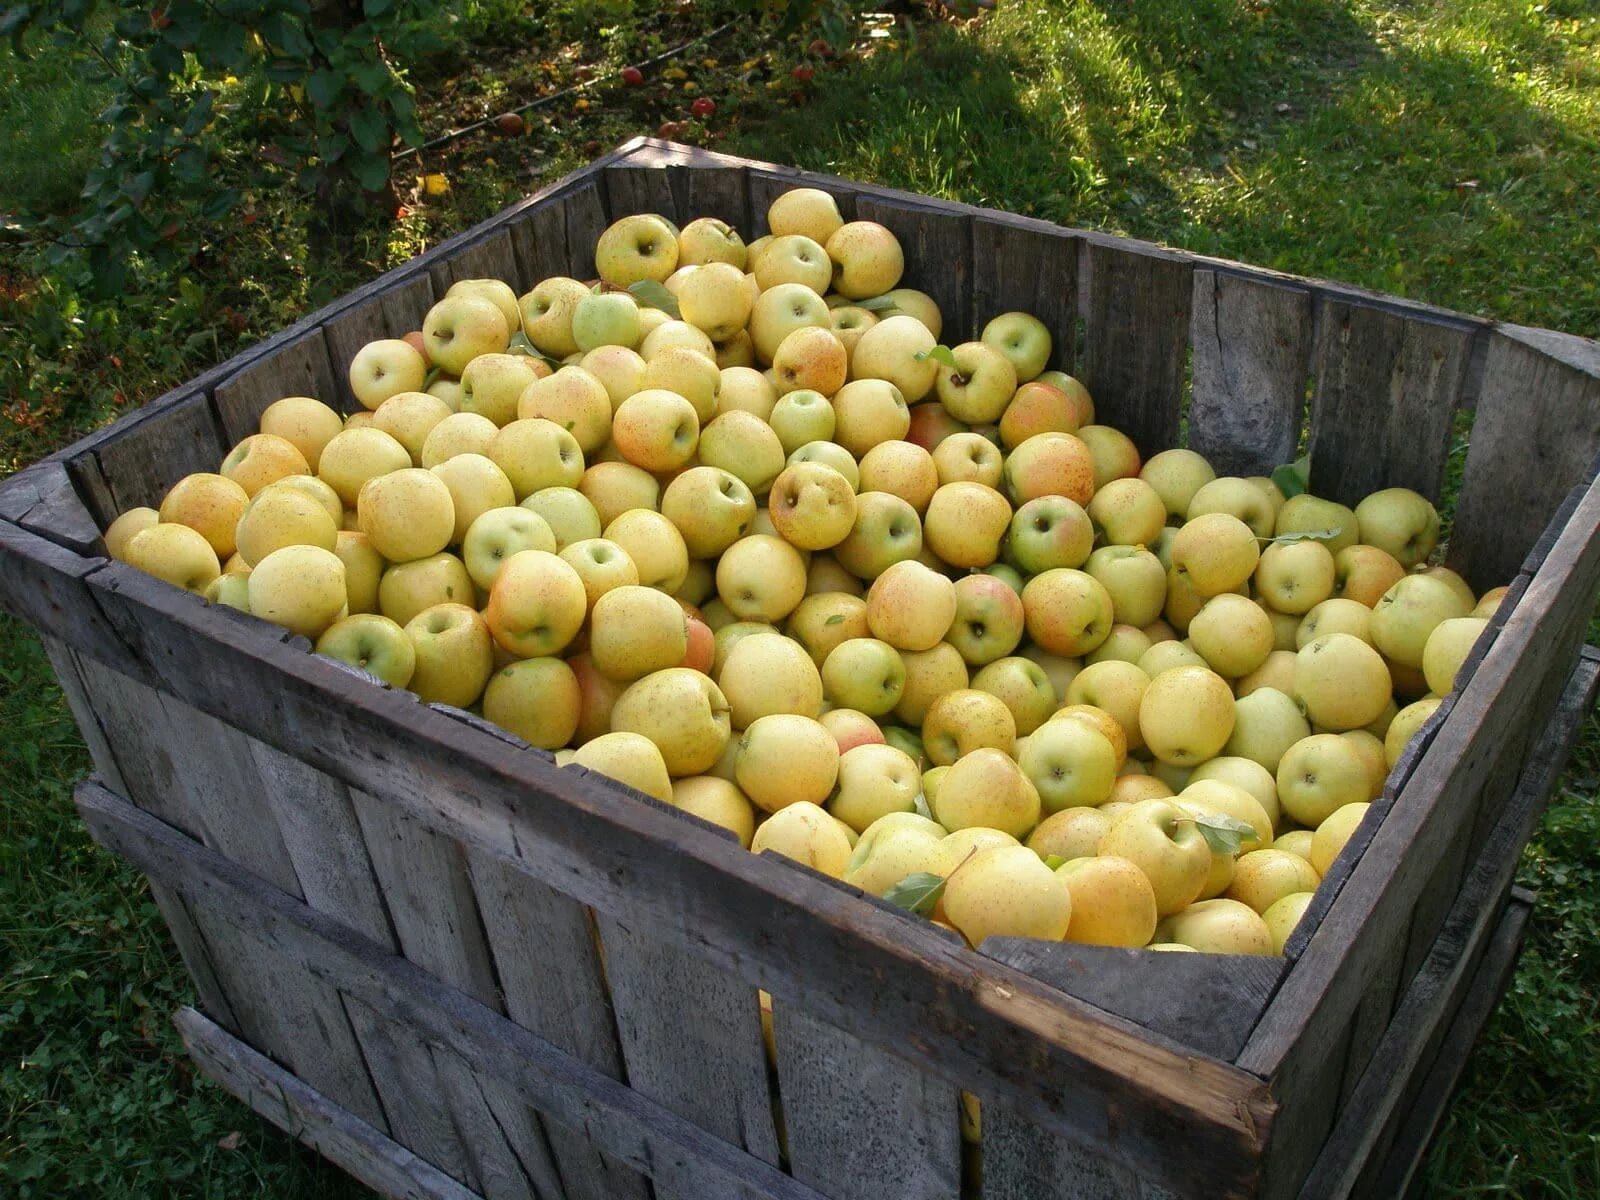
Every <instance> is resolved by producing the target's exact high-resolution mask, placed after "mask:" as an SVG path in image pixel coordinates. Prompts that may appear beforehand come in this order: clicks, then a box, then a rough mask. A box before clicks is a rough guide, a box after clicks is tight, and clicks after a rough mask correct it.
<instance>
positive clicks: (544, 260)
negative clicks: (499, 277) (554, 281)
mask: <svg viewBox="0 0 1600 1200" xmlns="http://www.w3.org/2000/svg"><path fill="white" fill-rule="evenodd" d="M509 228H510V230H511V246H512V249H513V250H514V251H515V253H516V256H517V265H518V271H519V273H520V274H521V276H522V278H523V279H524V280H526V281H527V286H528V290H529V291H531V290H533V288H534V287H536V286H537V285H538V284H539V283H541V282H542V281H544V280H546V279H549V278H550V277H551V276H552V275H566V274H567V273H568V272H569V271H570V270H571V269H572V268H571V265H570V264H569V263H568V261H567V214H566V209H565V208H563V206H562V205H560V204H549V205H544V206H542V207H539V208H530V209H529V210H528V211H527V212H525V213H523V214H522V215H521V216H520V217H518V218H517V219H516V220H515V221H513V222H512V223H511V225H510V226H509ZM591 265H592V264H591Z"/></svg>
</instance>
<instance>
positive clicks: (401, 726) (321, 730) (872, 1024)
mask: <svg viewBox="0 0 1600 1200" xmlns="http://www.w3.org/2000/svg"><path fill="white" fill-rule="evenodd" d="M90 582H91V587H92V589H93V592H94V596H95V599H96V601H97V602H98V603H99V604H101V605H102V606H104V609H105V611H106V613H107V615H108V616H109V617H111V618H112V619H113V621H114V623H115V625H116V627H117V629H118V631H119V633H120V634H121V636H123V637H125V638H126V639H128V642H129V645H130V646H132V647H135V648H136V653H137V654H138V656H139V657H140V658H141V659H142V660H143V661H146V662H147V663H149V664H151V666H152V668H153V669H157V670H159V671H160V673H161V678H162V683H163V686H166V687H169V688H171V689H172V690H173V691H175V692H177V693H179V694H181V695H183V696H184V697H185V698H186V699H188V700H189V702H191V703H194V704H196V705H197V706H199V707H205V708H206V709H207V710H208V711H212V712H215V713H217V714H218V715H219V716H220V717H222V718H223V719H225V720H228V721H229V722H230V723H233V724H236V725H240V726H243V727H246V728H248V729H250V730H251V731H252V733H253V734H254V735H257V736H260V737H262V738H263V740H266V741H268V742H270V743H271V744H273V745H275V746H278V747H279V748H280V749H284V748H290V749H292V751H293V752H294V753H295V754H297V755H299V756H300V757H302V758H304V759H305V760H306V761H308V762H310V763H311V764H312V765H313V766H315V767H317V768H318V769H321V770H326V771H328V772H329V773H331V774H334V775H336V776H337V777H339V778H341V779H343V780H345V781H346V782H347V783H348V782H350V781H352V780H354V781H356V782H357V783H358V785H359V786H362V787H364V788H366V789H368V790H370V791H372V792H373V793H374V794H377V795H381V796H383V798H384V799H385V800H387V801H388V802H390V803H391V804H394V805H397V806H399V807H401V808H403V809H404V810H405V811H406V812H407V813H409V814H411V815H413V816H414V817H416V818H417V819H419V820H421V821H424V822H426V823H428V824H429V825H430V827H432V828H435V829H437V830H444V831H448V833H449V835H450V836H451V837H452V838H453V839H456V840H457V841H459V842H461V843H462V844H463V845H467V846H472V847H475V848H479V849H483V850H487V851H489V852H490V853H493V854H496V855H499V856H502V857H505V858H508V859H510V860H512V861H514V862H516V863H518V864H519V865H520V867H521V868H522V869H524V870H527V871H528V872H530V873H532V874H534V875H535V876H537V877H539V878H541V879H544V880H548V881H557V880H559V883H560V890H562V891H563V892H564V893H565V894H567V895H570V896H571V897H572V898H573V899H575V900H578V901H580V902H582V903H585V904H589V905H592V906H594V907H596V908H598V909H600V910H601V911H609V912H610V913H611V914H613V915H615V916H617V917H618V919H624V920H629V919H631V920H634V921H636V922H637V923H639V924H642V925H656V924H659V914H660V912H661V911H663V909H665V910H667V911H670V912H672V913H674V914H675V917H674V920H673V921H672V922H671V923H670V924H668V925H667V926H665V927H662V928H661V929H660V933H661V935H662V936H663V937H664V938H666V939H668V940H669V941H673V942H675V943H676V944H680V945H683V944H687V945H692V946H693V949H694V953H695V954H696V955H698V956H700V957H703V958H705V959H706V960H707V961H709V962H710V963H711V964H712V965H713V966H716V967H718V968H719V969H722V970H724V971H728V972H731V973H734V974H737V975H739V976H741V977H742V978H743V979H744V980H745V982H747V983H748V984H750V985H751V986H752V987H762V988H765V989H766V990H768V991H770V992H773V993H774V994H778V995H784V994H788V995H791V996H794V997H796V998H797V999H798V1000H800V1001H801V1002H803V1003H805V1004H806V1006H807V1007H808V1008H809V1009H811V1010H812V1011H814V1012H816V1013H817V1014H818V1015H819V1016H821V1017H823V1019H826V1020H829V1021H831V1022H833V1023H834V1024H837V1025H839V1026H841V1027H842V1028H845V1029H846V1030H847V1031H849V1032H852V1033H854V1034H856V1035H857V1036H859V1037H862V1038H863V1039H864V1040H868V1041H876V1042H879V1043H889V1044H902V1043H904V1044H905V1045H906V1048H907V1051H908V1052H909V1053H911V1054H912V1055H914V1056H915V1059H916V1061H917V1063H918V1065H920V1066H923V1067H924V1068H925V1069H928V1070H930V1071H931V1072H933V1073H934V1074H937V1075H939V1076H941V1077H944V1078H948V1079H950V1080H952V1081H957V1082H961V1083H963V1084H967V1085H968V1086H973V1087H976V1088H982V1089H986V1090H989V1091H996V1092H1000V1093H1002V1094H1013V1095H1016V1096H1018V1097H1023V1098H1026V1099H1027V1102H1028V1103H1029V1104H1030V1105H1031V1106H1032V1111H1033V1115H1034V1119H1035V1120H1037V1121H1038V1122H1039V1123H1041V1124H1043V1125H1045V1126H1047V1127H1049V1128H1052V1129H1055V1130H1057V1131H1059V1132H1062V1133H1065V1134H1067V1135H1068V1136H1075V1137H1078V1138H1079V1139H1080V1140H1083V1141H1085V1142H1090V1143H1093V1144H1094V1145H1096V1147H1097V1148H1098V1149H1100V1150H1102V1151H1103V1152H1104V1153H1106V1154H1108V1155H1110V1156H1113V1157H1116V1158H1118V1159H1119V1160H1122V1161H1127V1162H1131V1163H1138V1164H1139V1166H1140V1169H1141V1171H1144V1170H1149V1171H1150V1172H1151V1173H1152V1174H1153V1175H1154V1176H1156V1181H1158V1182H1161V1183H1163V1184H1167V1185H1168V1186H1172V1187H1174V1188H1175V1189H1176V1190H1182V1189H1183V1188H1184V1187H1186V1186H1192V1183H1193V1179H1194V1175H1193V1172H1192V1171H1190V1170H1187V1169H1186V1170H1184V1171H1178V1170H1177V1169H1176V1168H1175V1167H1173V1166H1172V1165H1171V1164H1167V1165H1162V1161H1161V1160H1162V1159H1163V1152H1162V1150H1161V1147H1162V1146H1163V1145H1165V1144H1166V1143H1167V1142H1168V1141H1169V1140H1170V1138H1171V1137H1172V1136H1175V1135H1174V1133H1173V1131H1174V1130H1175V1129H1182V1130H1184V1131H1185V1133H1184V1136H1185V1137H1186V1138H1187V1139H1189V1143H1190V1145H1191V1160H1192V1161H1206V1162H1207V1163H1208V1164H1210V1166H1208V1171H1209V1170H1212V1169H1214V1170H1215V1171H1216V1172H1217V1174H1216V1175H1211V1176H1208V1178H1212V1179H1217V1178H1221V1179H1225V1180H1227V1179H1231V1180H1241V1179H1245V1178H1248V1177H1249V1175H1250V1174H1251V1172H1252V1171H1253V1170H1254V1161H1255V1160H1254V1158H1253V1157H1252V1155H1251V1153H1250V1151H1249V1149H1248V1147H1249V1146H1251V1145H1255V1144H1259V1140H1260V1139H1261V1138H1262V1136H1263V1134H1264V1131H1265V1129H1266V1127H1267V1126H1268V1124H1269V1123H1270V1120H1271V1108H1270V1107H1269V1106H1267V1105H1266V1104H1265V1102H1264V1089H1263V1088H1262V1085H1261V1084H1260V1081H1259V1080H1256V1079H1253V1078H1252V1077H1250V1076H1247V1075H1244V1074H1243V1073H1241V1072H1238V1071H1237V1070H1235V1069H1234V1068H1231V1067H1228V1066H1226V1065H1224V1064H1221V1063H1216V1062H1213V1061H1211V1060H1207V1059H1203V1058H1196V1057H1194V1056H1193V1055H1192V1054H1186V1053H1183V1052H1181V1051H1180V1050H1179V1048H1177V1047H1175V1046H1174V1045H1172V1044H1170V1043H1168V1042H1166V1041H1165V1039H1160V1038H1154V1037H1153V1036H1152V1035H1150V1034H1148V1033H1141V1032H1139V1031H1138V1030H1137V1029H1136V1027H1134V1026H1132V1025H1131V1024H1129V1023H1127V1022H1122V1021H1119V1020H1117V1019H1115V1018H1110V1017H1106V1016H1105V1015H1104V1014H1102V1013H1099V1012H1098V1011H1097V1010H1094V1009H1092V1008H1090V1007H1089V1006H1085V1005H1082V1004H1081V1002H1077V1001H1074V1000H1072V999H1071V998H1070V997H1064V996H1062V995H1061V994H1060V993H1057V992H1055V991H1054V990H1053V989H1048V988H1045V987H1043V986H1042V985H1039V984H1037V983H1035V982H1033V981H1031V980H1029V979H1027V978H1026V977H1025V976H1022V975H1021V974H1019V973H1017V972H1014V971H1011V970H1009V969H1007V968H1004V967H1002V966H999V965H998V964H992V963H986V961H985V960H982V959H979V958H977V957H976V956H975V955H972V954H971V953H970V952H968V951H965V950H962V949H960V948H959V947H955V946H951V945H949V944H947V943H945V942H944V940H943V939H942V938H939V937H936V936H935V935H934V934H933V933H932V932H930V931H928V930H926V929H925V927H923V926H921V925H919V924H918V923H916V922H912V921H910V920H908V919H906V918H904V917H903V916H901V915H900V914H897V913H891V912H887V911H879V910H878V909H876V908H874V907H871V906H865V905H863V904H862V903H861V902H860V901H858V900H857V899H855V898H854V897H852V896H849V895H847V894H845V893H843V892H838V891H836V890H835V889H833V888H831V887H829V886H827V885H824V884H821V883H819V882H817V881H811V880H807V879H805V878H804V877H803V876H801V875H799V873H798V872H794V871H793V870H792V869H790V868H788V867H786V866H784V865H783V864H782V863H781V861H768V860H766V859H763V858H758V857H753V856H749V855H744V854H738V853H730V851H729V849H728V844H727V842H726V841H725V840H724V839H723V838H721V837H718V836H716V835H715V834H713V833H711V832H709V831H706V830H703V829H701V828H699V827H698V826H697V825H695V824H694V823H692V822H690V821H689V820H687V819H685V818H682V817H680V816H678V815H677V814H676V813H674V812H673V811H671V810H668V809H660V808H655V807H651V806H647V805H644V804H642V803H640V802H638V801H637V800H634V799H632V798H631V797H629V796H627V795H623V794H620V793H618V792H616V791H613V790H612V789H610V788H604V787H601V786H600V785H598V784H596V783H595V782H593V781H591V780H589V779H587V778H585V777H583V776H582V775H581V774H574V773H572V772H561V773H558V772H557V771H556V770H555V769H553V768H552V767H550V766H549V765H548V764H547V763H545V762H544V761H543V760H542V759H541V758H539V757H538V756H536V755H533V754H532V753H529V752H519V751H516V750H515V749H513V748H512V747H510V746H508V745H506V744H505V743H503V742H501V741H499V740H498V739H493V738H489V737H488V736H487V735H483V734H480V733H477V732H475V731H473V730H471V729H465V728H463V727H461V726H460V725H458V724H457V723H456V722H453V721H449V720H446V719H444V718H443V717H442V716H440V715H439V714H436V713H431V712H429V711H428V710H427V709H426V708H425V707H423V706H420V705H417V704H416V703H415V702H414V701H412V702H407V701H405V700H403V699H402V698H401V697H400V696H398V695H390V694H389V693H386V692H385V691H384V690H383V689H379V688H375V687H372V686H371V685H370V683H368V682H364V681H361V680H358V679H356V678H354V677H353V676H352V675H350V674H349V673H347V672H345V671H341V670H339V669H338V668H337V667H336V666H335V665H334V664H332V663H329V662H328V661H327V660H324V659H319V658H318V657H317V656H315V655H310V654H305V653H303V652H302V651H299V650H296V649H293V648H291V647H288V646H286V645H283V644H281V643H279V642H277V641H274V640H271V639H269V638H268V637H267V636H266V633H265V631H264V630H263V629H261V628H258V627H257V626H258V623H254V622H252V623H250V624H249V625H243V624H241V625H238V626H235V625H233V624H231V623H219V622H217V621H216V620H215V619H214V614H210V613H209V612H208V611H207V610H205V609H204V608H203V606H198V605H191V604H188V603H186V602H185V599H186V598H185V597H183V596H181V595H173V594H171V593H172V589H170V588H168V587H166V586H165V585H162V584H160V583H159V582H157V581H155V580H151V579H149V578H148V577H145V576H141V575H140V574H139V573H138V572H136V571H132V570H131V569H128V568H126V567H125V566H124V565H123V564H117V563H113V564H110V565H108V566H106V567H104V568H102V569H101V570H100V571H98V572H96V573H95V574H94V575H92V576H91V577H90ZM202 647H203V648H204V649H203V650H202ZM202 653H203V654H204V655H205V658H206V661H207V670H206V671H204V672H194V671H191V670H185V669H181V668H180V666H179V664H181V663H183V662H187V661H193V658H194V656H195V655H197V654H202ZM269 681H270V682H269ZM269 692H270V694H271V695H273V697H274V701H273V703H272V704H270V705H262V704H259V703H256V702H255V700H254V697H256V696H260V695H264V694H268V693H269ZM664 844H665V845H670V846H671V847H672V848H673V851H672V853H670V854H663V853H662V851H661V847H662V846H663V845H664ZM624 880H625V881H626V882H625V883H624V882H622V881H624ZM773 928H782V929H783V930H784V931H785V932H784V935H783V938H782V939H781V944H780V943H779V942H775V941H774V939H773V936H772V932H771V931H772V929H773ZM885 979H893V980H895V981H896V982H895V986H894V987H893V988H890V989H887V990H886V989H885V988H884V987H883V982H882V981H883V980H885ZM1108 1105H1112V1106H1115V1108H1116V1110H1117V1111H1118V1113H1119V1116H1118V1118H1117V1121H1116V1123H1115V1126H1114V1127H1113V1126H1111V1125H1109V1124H1108V1123H1107V1120H1106V1115H1105V1114H1106V1111H1107V1106H1108ZM1097 1131H1098V1132H1097ZM1097 1139H1098V1140H1097ZM1149 1163H1154V1164H1155V1165H1154V1166H1153V1167H1150V1166H1147V1165H1146V1164H1149ZM1185 1179H1187V1180H1189V1183H1187V1184H1186V1183H1185ZM1224 1186H1226V1184H1225V1185H1224Z"/></svg>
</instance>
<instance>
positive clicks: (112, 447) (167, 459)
mask: <svg viewBox="0 0 1600 1200" xmlns="http://www.w3.org/2000/svg"><path fill="white" fill-rule="evenodd" d="M229 445H231V443H228V442H226V441H225V435H224V433H223V431H222V426H221V425H220V424H219V423H218V421H217V416H216V413H215V411H214V410H213V409H212V407H211V398H210V397H209V396H208V395H206V394H205V393H204V392H191V393H189V394H188V395H186V396H183V397H181V398H179V399H177V400H174V401H173V402H172V403H170V404H168V405H167V406H166V407H165V408H163V409H161V410H160V411H159V412H158V413H152V414H151V415H150V419H149V420H147V421H141V422H139V423H138V424H136V425H130V426H129V427H128V428H127V430H126V432H125V433H124V434H123V436H122V437H119V438H117V439H116V440H115V441H111V442H106V443H104V444H103V445H101V446H100V447H99V448H98V449H96V450H95V452H94V453H95V458H96V459H97V460H98V463H99V470H100V474H101V476H102V477H103V478H104V480H105V483H106V487H107V488H108V489H109V491H110V494H111V500H112V503H113V504H114V505H115V507H116V511H117V512H118V513H124V512H127V511H128V509H130V508H137V507H139V506H140V505H148V506H149V507H151V508H159V507H161V499H162V497H163V496H165V495H166V494H167V489H168V488H170V487H171V486H172V485H173V484H175V483H177V482H178V480H180V479H182V478H183V477H184V476H185V475H191V474H193V473H195V472H196V471H215V470H216V469H217V468H218V467H219V466H221V465H222V457H223V455H224V454H225V453H226V452H227V449H228V446H229Z"/></svg>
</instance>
